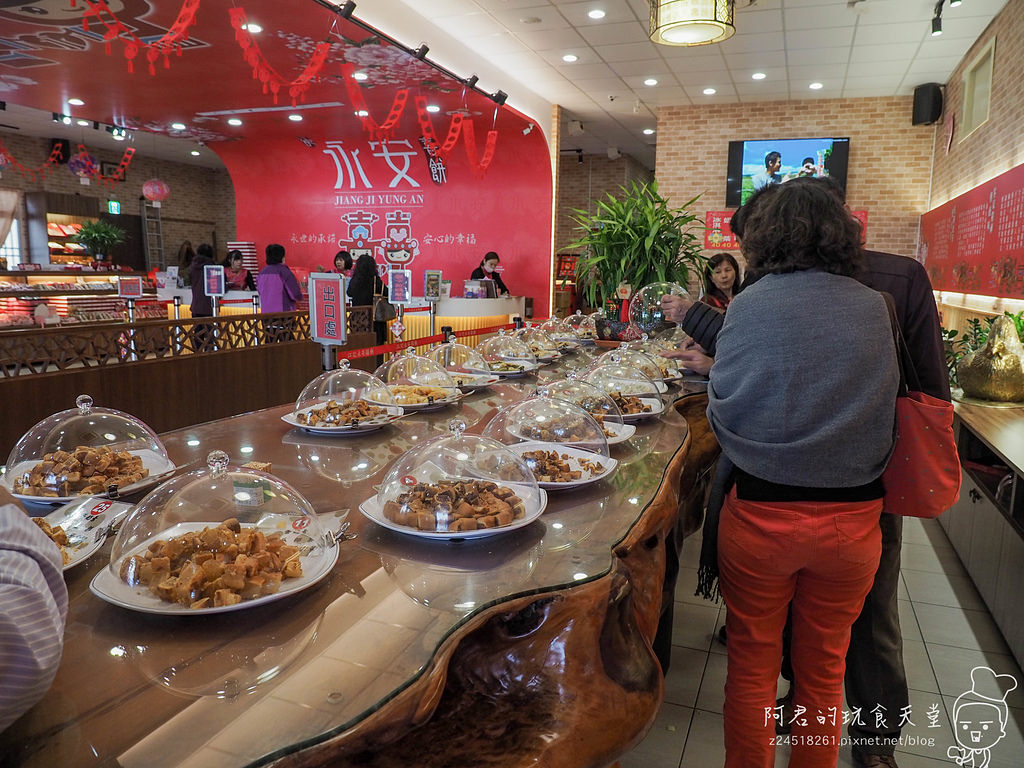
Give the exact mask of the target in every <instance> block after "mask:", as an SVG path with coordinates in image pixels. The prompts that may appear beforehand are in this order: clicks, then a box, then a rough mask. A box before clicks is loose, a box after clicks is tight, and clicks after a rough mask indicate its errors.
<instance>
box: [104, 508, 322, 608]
mask: <svg viewBox="0 0 1024 768" xmlns="http://www.w3.org/2000/svg"><path fill="white" fill-rule="evenodd" d="M211 525H212V526H215V525H217V523H213V522H210V523H179V524H178V525H176V526H174V527H173V528H171V529H169V530H166V531H164V532H162V533H160V534H159V535H158V536H154V537H153V539H151V541H152V540H155V539H158V538H160V539H169V538H173V537H175V536H181V535H182V534H183V533H187V532H188V531H201V530H202V529H203V528H204V527H206V526H211ZM275 531H276V529H275ZM286 538H287V534H286ZM148 545H149V541H147V542H144V543H143V544H141V545H140V546H139V547H137V548H136V549H134V550H132V551H131V552H130V553H128V554H129V555H134V554H138V553H140V552H145V551H146V548H147V546H148ZM314 547H316V548H318V549H321V550H323V554H320V555H318V556H316V557H310V556H308V555H307V556H305V557H303V558H302V576H300V577H299V578H297V579H283V580H282V581H281V588H280V589H279V590H278V591H277V592H275V593H274V594H272V595H263V596H262V597H257V598H255V599H253V600H243V601H242V602H240V603H236V604H235V605H222V606H218V607H216V608H201V609H193V608H189V607H187V606H184V605H179V604H178V603H169V602H167V601H166V600H161V599H160V598H159V597H157V596H156V595H154V594H153V593H152V592H150V591H149V588H148V587H146V586H145V585H141V584H140V585H136V586H134V587H132V586H129V585H128V584H126V583H125V582H123V581H122V580H121V579H120V578H118V577H117V576H115V575H114V574H113V573H112V572H111V570H110V568H109V567H107V568H103V569H102V570H101V571H100V572H99V573H97V574H96V576H95V577H94V578H93V580H92V583H91V584H89V590H90V591H91V592H92V593H93V594H94V595H96V597H98V598H100V599H101V600H106V601H107V602H108V603H111V604H113V605H117V606H120V607H121V608H127V609H128V610H130V611H139V612H140V613H158V614H162V615H165V616H205V615H207V614H210V613H230V612H231V611H242V610H245V609H246V608H252V607H254V606H257V605H266V604H267V603H272V602H274V601H275V600H280V599H281V598H282V597H288V596H289V595H294V594H295V593H296V592H301V591H303V590H304V589H308V588H309V587H312V586H313V585H314V584H316V583H317V582H319V581H320V580H321V579H323V578H324V576H326V575H327V574H329V573H330V572H331V569H332V568H334V564H335V563H336V562H338V545H337V543H335V542H334V541H333V539H332V540H331V544H330V546H325V545H324V544H323V542H320V543H318V544H316V545H314ZM127 556H128V555H126V557H127Z"/></svg>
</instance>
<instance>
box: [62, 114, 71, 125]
mask: <svg viewBox="0 0 1024 768" xmlns="http://www.w3.org/2000/svg"><path fill="white" fill-rule="evenodd" d="M60 121H61V122H62V123H64V125H71V115H64V116H63V117H61V119H60Z"/></svg>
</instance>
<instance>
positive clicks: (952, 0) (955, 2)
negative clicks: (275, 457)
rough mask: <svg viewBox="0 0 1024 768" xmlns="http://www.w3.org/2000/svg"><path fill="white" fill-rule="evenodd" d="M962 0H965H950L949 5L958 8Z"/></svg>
mask: <svg viewBox="0 0 1024 768" xmlns="http://www.w3.org/2000/svg"><path fill="white" fill-rule="evenodd" d="M962 2H963V0H949V7H950V8H956V7H957V6H958V5H960V3H962Z"/></svg>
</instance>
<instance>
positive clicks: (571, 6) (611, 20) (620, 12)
mask: <svg viewBox="0 0 1024 768" xmlns="http://www.w3.org/2000/svg"><path fill="white" fill-rule="evenodd" d="M595 8H598V9H600V10H602V11H604V13H605V16H604V18H603V19H591V18H590V17H589V16H587V13H588V12H589V11H591V10H593V9H595ZM558 9H559V10H560V11H561V12H562V15H563V16H565V18H567V19H568V20H569V22H570V23H571V24H573V25H574V26H576V27H578V28H580V29H586V28H587V27H600V26H602V25H606V24H617V23H618V22H620V21H636V14H635V13H633V10H632V9H631V8H630V7H629V6H628V5H627V4H626V3H623V2H622V1H621V0H613V1H612V2H602V1H601V0H586V1H585V2H575V1H574V2H568V3H559V4H558ZM642 18H643V20H644V23H645V24H646V23H647V14H646V13H645V14H644V16H643V17H642Z"/></svg>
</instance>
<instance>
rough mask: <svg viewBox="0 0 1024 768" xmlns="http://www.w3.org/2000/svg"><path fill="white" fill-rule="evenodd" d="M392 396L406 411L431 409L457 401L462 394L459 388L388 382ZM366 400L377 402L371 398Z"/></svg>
mask: <svg viewBox="0 0 1024 768" xmlns="http://www.w3.org/2000/svg"><path fill="white" fill-rule="evenodd" d="M388 389H389V390H390V391H391V395H392V397H394V398H395V402H397V403H398V404H399V405H400V406H401V407H402V408H403V409H404V410H406V411H433V410H436V409H438V408H444V407H445V406H446V405H450V404H451V403H454V402H457V401H458V400H459V398H461V397H462V396H463V392H462V390H460V389H456V390H451V389H447V388H445V387H430V386H425V385H420V384H389V385H388ZM366 402H368V403H372V404H374V405H384V403H377V402H376V401H374V400H372V399H371V398H367V400H366Z"/></svg>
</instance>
